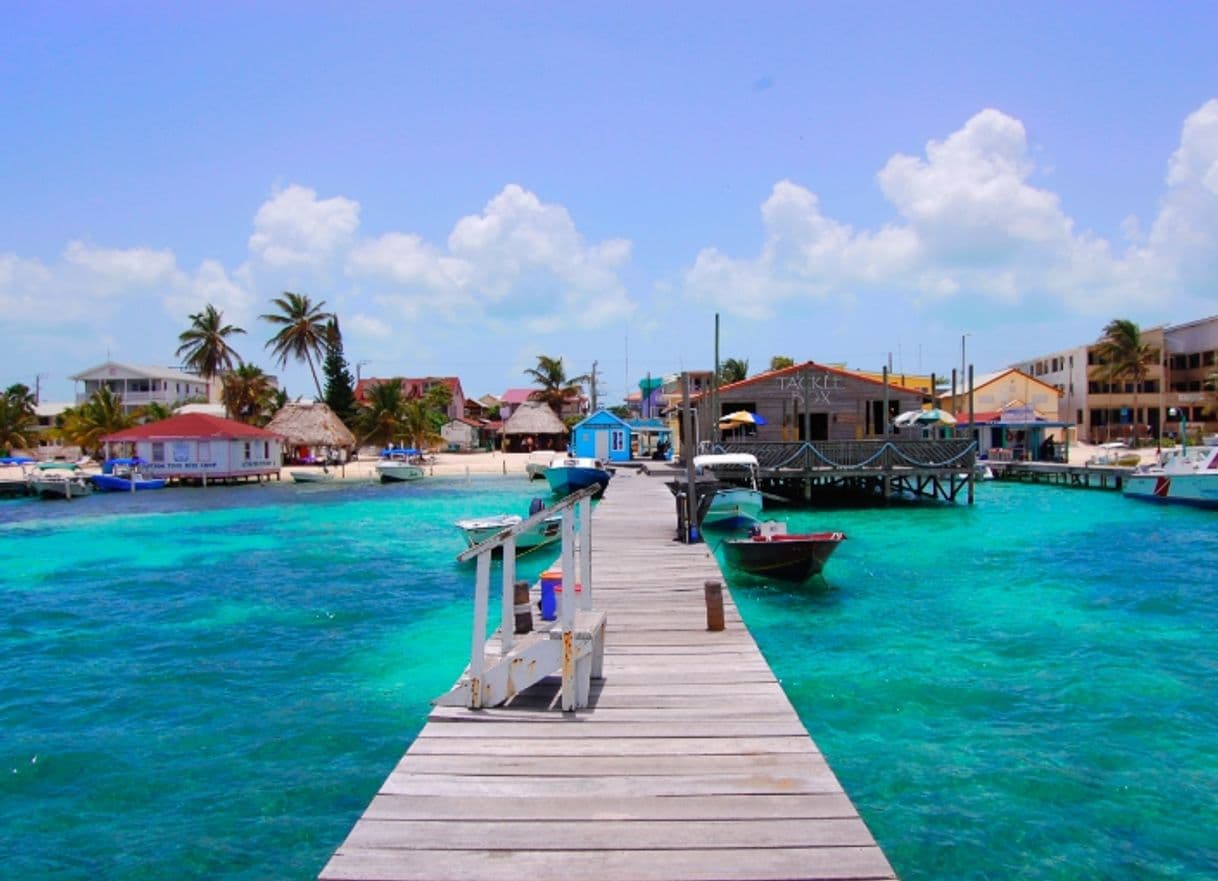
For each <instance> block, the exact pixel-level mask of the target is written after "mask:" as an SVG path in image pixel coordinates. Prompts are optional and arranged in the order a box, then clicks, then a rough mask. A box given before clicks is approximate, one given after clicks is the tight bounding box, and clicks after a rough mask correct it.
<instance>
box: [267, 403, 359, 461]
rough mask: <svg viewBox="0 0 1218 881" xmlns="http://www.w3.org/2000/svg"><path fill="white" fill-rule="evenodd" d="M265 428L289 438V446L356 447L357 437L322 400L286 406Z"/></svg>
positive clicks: (315, 447) (335, 448)
mask: <svg viewBox="0 0 1218 881" xmlns="http://www.w3.org/2000/svg"><path fill="white" fill-rule="evenodd" d="M266 427H267V429H268V430H269V431H275V432H278V433H279V434H282V435H283V436H284V437H286V438H287V444H288V446H289V447H309V448H311V449H317V448H328V449H334V450H337V449H351V448H352V447H354V446H355V435H353V434H352V433H351V431H350V429H348V428H347V426H345V425H343V421H342V420H341V419H339V418H338V416H336V415H335V413H334V411H333V410H331V409H330V408H329V407H327V406H326V405H325V404H324V403H322V402H321V401H297V402H296V403H294V404H292V403H289V404H284V405H283V407H282V408H281V409H280V410H279V412H278V413H276V414H275V417H274V418H273V419H271V421H270V422H269V423H267V426H266Z"/></svg>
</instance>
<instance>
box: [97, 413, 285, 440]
mask: <svg viewBox="0 0 1218 881" xmlns="http://www.w3.org/2000/svg"><path fill="white" fill-rule="evenodd" d="M247 437H253V438H266V439H267V440H270V439H272V438H274V439H276V440H283V439H284V436H283V435H282V434H277V433H275V432H273V431H267V430H266V429H265V428H259V427H258V426H256V425H246V424H245V423H244V422H237V421H235V420H232V419H221V418H220V417H219V416H209V415H208V414H206V413H183V414H181V415H180V416H170V417H169V418H168V419H161V420H159V421H157V422H149V423H147V424H145V425H137V426H135V427H134V428H127V429H124V430H122V431H117V432H115V433H114V434H108V435H106V436H105V437H103V438H102V440H103V441H141V440H181V439H183V438H191V439H194V438H205V439H208V440H211V439H213V438H219V439H241V438H247Z"/></svg>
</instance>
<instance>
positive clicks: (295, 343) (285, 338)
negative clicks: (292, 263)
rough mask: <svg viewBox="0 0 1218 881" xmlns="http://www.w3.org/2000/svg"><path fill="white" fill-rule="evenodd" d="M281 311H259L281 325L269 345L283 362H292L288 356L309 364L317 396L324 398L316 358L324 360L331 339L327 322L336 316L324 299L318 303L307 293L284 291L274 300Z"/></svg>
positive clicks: (277, 324)
mask: <svg viewBox="0 0 1218 881" xmlns="http://www.w3.org/2000/svg"><path fill="white" fill-rule="evenodd" d="M271 304H272V305H274V306H275V307H276V308H277V309H278V310H279V311H278V312H268V313H266V314H265V315H259V316H258V317H259V318H261V319H262V320H263V321H266V322H268V323H270V324H272V325H274V326H275V327H278V328H279V332H278V333H276V334H275V335H274V336H273V337H271V338H270V340H268V341H267V344H266V347H267V348H268V349H270V350H271V351H272V352H273V353H274V354H275V355H276V356H277V357H278V358H279V366H280V367H287V366H288V357H289V356H290V357H292V358H295V359H296V360H297V361H304V362H305V363H306V364H308V365H309V372H310V373H311V374H313V385H314V386H315V387H316V388H317V400H319V401H320V400H322V397H323V396H322V392H321V381H320V380H318V378H317V368H316V366H314V363H313V361H314V359H315V358H316V360H318V361H320V360H321V359H322V358H323V357H324V356H325V352H326V341H327V339H328V335H327V331H326V324H327V323H328V322H329V321H330V319H331V318H332V317H333V316H332V315H331V314H330V313H329V312H324V311H322V307H323V306H325V305H326V303H325V301H324V300H322V301H321V302H320V303H314V302H313V301H312V300H311V299H309V297H308V295H307V294H294V293H292V292H291V291H284V292H283V296H282V297H276V298H275V299H273V300H271Z"/></svg>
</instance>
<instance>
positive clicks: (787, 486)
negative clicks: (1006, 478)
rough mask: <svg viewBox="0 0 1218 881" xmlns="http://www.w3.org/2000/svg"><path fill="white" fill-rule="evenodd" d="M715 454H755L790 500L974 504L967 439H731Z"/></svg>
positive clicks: (774, 489)
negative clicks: (837, 497)
mask: <svg viewBox="0 0 1218 881" xmlns="http://www.w3.org/2000/svg"><path fill="white" fill-rule="evenodd" d="M713 449H714V451H715V452H724V453H752V454H753V455H754V456H756V457H757V463H758V465H759V466H760V470H759V474H758V483H759V484H760V485H761V488H762V489H764V490H766V491H767V492H769V493H771V494H772V495H778V496H782V497H784V498H787V499H789V500H790V501H795V502H798V501H803V502H812V501H819V500H821V499H824V498H826V497H829V496H831V495H834V494H836V495H842V494H846V495H852V496H855V497H857V498H863V499H873V500H879V501H889V500H891V499H893V498H897V497H904V498H914V499H934V500H939V501H946V502H954V501H957V499H958V497H959V496H960V494H961V493H962V492H963V493H964V495H965V498H966V500H967V501H968V503H969V504H970V505H971V504H972V503H973V477H974V472H973V466H974V464H975V463H976V459H977V446H976V444H975V443H973V441H971V440H968V439H964V438H947V439H940V440H904V439H900V440H857V441H816V442H814V443H808V442H803V441H801V442H798V443H777V442H772V441H730V442H726V441H725V442H723V443H719V444H715V445H714V447H713Z"/></svg>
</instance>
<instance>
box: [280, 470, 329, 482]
mask: <svg viewBox="0 0 1218 881" xmlns="http://www.w3.org/2000/svg"><path fill="white" fill-rule="evenodd" d="M288 474H290V475H291V477H292V481H293V482H294V483H325V482H327V481H330V480H333V479H334V475H333V474H331V473H330V472H329V471H289V472H288Z"/></svg>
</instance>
